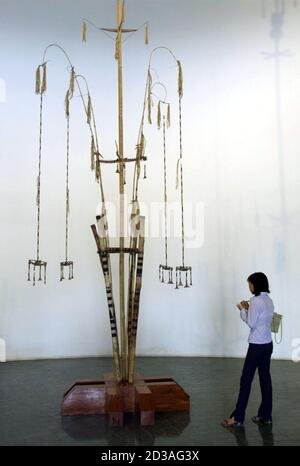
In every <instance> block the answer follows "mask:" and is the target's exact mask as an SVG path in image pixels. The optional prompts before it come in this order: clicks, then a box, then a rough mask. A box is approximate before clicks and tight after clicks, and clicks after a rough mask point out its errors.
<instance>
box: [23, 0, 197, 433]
mask: <svg viewBox="0 0 300 466" xmlns="http://www.w3.org/2000/svg"><path fill="white" fill-rule="evenodd" d="M116 3H117V25H116V27H115V28H98V29H100V30H101V31H103V32H104V33H106V34H109V35H111V34H113V35H114V41H115V59H116V61H117V65H118V143H117V144H116V158H115V159H109V160H108V159H106V158H104V157H103V156H102V154H101V152H100V148H99V142H98V135H97V128H96V122H95V117H94V110H93V103H92V98H91V95H90V92H89V88H88V85H87V81H86V79H85V78H84V77H83V76H82V75H79V74H77V73H76V72H75V68H74V66H73V64H72V63H71V61H70V59H69V56H68V55H67V53H66V52H65V50H64V49H63V48H62V47H61V46H59V45H57V44H51V45H49V46H48V47H47V48H46V50H45V52H44V55H43V61H42V63H41V64H40V65H39V66H38V68H37V71H36V94H37V95H39V96H40V133H39V164H38V167H39V168H38V178H37V212H38V214H37V256H36V259H30V260H29V261H28V280H29V281H30V280H33V284H34V285H35V282H36V273H37V274H38V281H44V282H45V283H46V267H47V262H46V261H45V260H41V259H40V220H41V168H42V163H41V162H42V140H43V101H44V94H45V92H46V88H47V60H46V58H47V52H48V50H49V49H50V48H51V47H56V48H59V49H60V50H61V51H62V52H63V54H64V55H65V56H66V58H67V60H68V62H69V65H70V81H69V87H68V90H67V93H66V97H65V113H66V119H67V126H66V132H67V138H66V139H67V144H66V161H67V164H66V167H67V168H66V248H65V249H66V254H65V258H64V260H62V262H61V263H60V280H61V281H62V280H64V279H65V269H67V271H68V274H67V278H69V279H72V278H73V261H70V260H69V258H68V235H69V227H68V217H69V204H70V199H69V197H70V193H69V161H70V154H69V152H70V144H69V142H70V141H69V140H70V102H71V99H72V97H73V95H74V87H75V84H76V85H77V88H78V90H79V93H80V96H81V99H82V102H83V106H84V110H85V114H86V117H87V123H88V126H89V130H90V133H91V169H92V170H93V171H94V173H95V178H96V181H97V182H98V183H99V187H100V198H101V213H100V215H98V216H97V217H96V225H92V226H91V229H92V233H93V236H94V239H95V243H96V247H97V252H98V255H99V259H100V264H101V268H102V271H103V275H104V281H105V288H106V296H107V302H108V311H109V321H110V330H111V337H112V350H113V360H114V374H112V373H109V374H104V379H103V380H89V381H77V382H75V383H74V384H73V385H72V387H71V388H70V389H69V390H68V391H67V392H66V393H65V395H64V398H63V402H62V408H61V412H62V415H64V416H66V415H83V414H104V413H107V414H108V415H109V421H110V424H111V425H123V419H124V417H123V416H124V413H125V412H138V413H139V414H140V420H141V424H143V425H149V424H153V423H154V418H155V416H154V414H155V411H178V410H179V411H188V410H189V396H188V395H187V394H186V393H185V391H184V390H183V389H182V387H181V386H180V385H178V384H177V383H176V382H175V380H173V379H172V378H170V377H154V378H153V377H152V378H151V377H150V378H144V377H142V376H141V375H140V374H137V373H136V370H135V359H136V341H137V326H138V318H139V305H140V292H141V285H142V272H143V262H144V244H145V217H144V216H143V215H141V212H140V206H139V182H140V179H141V172H142V164H144V178H145V176H146V175H145V163H146V161H147V157H146V156H145V145H146V140H145V135H144V124H145V120H146V119H148V122H149V123H150V124H151V123H152V117H151V112H152V105H153V92H152V90H153V86H154V85H155V83H153V81H152V75H151V59H152V56H153V53H154V52H156V51H157V50H162V49H163V50H165V51H167V52H168V53H169V54H170V55H171V57H172V59H174V60H175V61H176V63H177V66H178V110H179V121H178V131H179V140H178V146H179V151H178V152H179V158H178V161H177V178H178V180H177V182H178V183H177V184H178V187H179V186H180V202H181V216H182V222H181V224H182V231H181V235H182V238H181V246H182V262H181V264H180V265H179V266H177V267H176V269H175V272H176V277H175V282H176V283H175V288H176V289H178V288H179V287H181V286H184V287H186V288H187V287H189V286H190V285H191V284H192V270H191V267H190V266H186V264H185V243H184V211H183V201H184V199H183V166H182V156H183V145H182V107H181V100H182V96H183V78H182V67H181V63H180V61H179V60H177V58H176V57H175V55H174V54H173V53H172V52H171V50H170V49H168V48H167V47H157V48H155V49H154V50H153V51H152V53H151V56H150V60H149V66H148V70H147V80H146V88H145V96H144V102H143V110H142V118H141V123H140V128H139V132H138V138H137V144H136V148H135V156H134V157H129V156H126V155H125V154H124V129H123V118H124V115H123V77H122V66H123V60H122V40H123V35H124V34H131V33H134V32H136V31H137V30H138V29H128V28H127V29H126V28H124V20H125V2H124V1H123V2H122V3H121V0H117V2H116ZM89 23H90V22H89V21H88V20H83V36H82V39H83V41H84V42H86V38H87V26H88V24H89ZM91 24H92V23H91ZM143 26H145V42H146V44H148V24H147V23H145V25H143ZM82 83H83V84H84V86H85V90H83V89H82V87H81V86H82ZM157 108H158V111H157V125H158V128H159V129H160V128H161V127H162V128H163V156H164V174H163V179H164V203H165V226H166V224H167V185H166V181H167V177H166V170H167V165H166V127H168V126H169V125H170V104H169V102H166V101H165V100H159V101H158V107H157ZM129 163H133V164H134V175H133V184H132V198H131V219H130V222H131V230H130V241H129V244H125V229H124V225H125V184H126V166H127V164H129ZM103 164H111V165H112V166H114V167H116V172H117V173H118V177H119V245H118V247H111V245H110V239H109V226H108V221H107V211H106V203H105V196H104V189H103V183H102V166H103ZM167 236H168V235H167V227H165V259H166V260H165V263H164V264H161V265H160V266H159V278H160V280H161V281H162V282H167V283H169V284H172V283H173V268H172V267H170V265H169V263H168V251H167V248H168V245H167ZM111 254H118V256H119V330H120V340H121V345H119V336H118V327H117V318H116V309H115V303H114V296H113V273H112V267H111V260H110V257H111ZM125 257H128V286H127V302H126V297H125ZM165 273H166V274H167V280H166V277H165ZM126 303H127V306H126ZM126 311H127V312H126Z"/></svg>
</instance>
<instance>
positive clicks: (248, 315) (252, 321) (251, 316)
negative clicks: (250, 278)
mask: <svg viewBox="0 0 300 466" xmlns="http://www.w3.org/2000/svg"><path fill="white" fill-rule="evenodd" d="M240 316H241V319H242V320H243V321H244V322H246V324H247V325H248V327H250V328H254V327H255V326H256V324H257V320H258V316H259V305H258V303H257V300H256V299H250V301H249V307H248V310H247V309H245V308H244V309H242V310H241V312H240Z"/></svg>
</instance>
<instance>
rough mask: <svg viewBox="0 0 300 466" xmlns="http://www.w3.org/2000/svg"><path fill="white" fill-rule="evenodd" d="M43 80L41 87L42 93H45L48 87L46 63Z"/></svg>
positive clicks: (44, 64)
mask: <svg viewBox="0 0 300 466" xmlns="http://www.w3.org/2000/svg"><path fill="white" fill-rule="evenodd" d="M42 67H43V80H42V88H41V93H42V94H44V92H46V89H47V65H46V63H43V65H42Z"/></svg>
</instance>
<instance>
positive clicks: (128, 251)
mask: <svg viewBox="0 0 300 466" xmlns="http://www.w3.org/2000/svg"><path fill="white" fill-rule="evenodd" d="M104 252H108V253H109V254H119V253H120V252H121V250H120V248H107V249H106V250H105V251H104ZM122 252H124V253H125V254H138V253H139V252H140V250H139V248H135V247H131V248H123V249H122Z"/></svg>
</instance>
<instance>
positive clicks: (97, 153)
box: [95, 152, 147, 163]
mask: <svg viewBox="0 0 300 466" xmlns="http://www.w3.org/2000/svg"><path fill="white" fill-rule="evenodd" d="M95 155H100V153H99V152H95ZM139 160H141V161H143V162H146V161H147V157H145V156H143V157H140V158H139V159H137V158H136V157H134V158H128V157H125V158H123V159H122V163H130V162H137V161H139ZM99 162H100V163H121V160H120V159H99Z"/></svg>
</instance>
